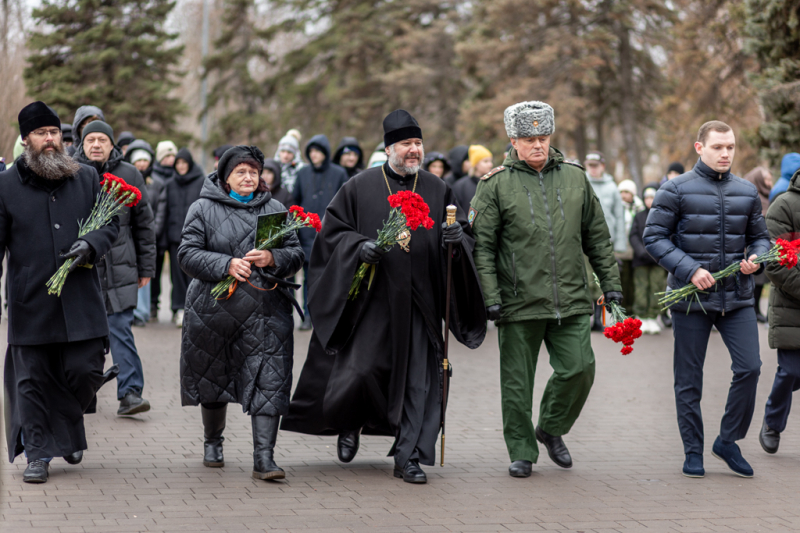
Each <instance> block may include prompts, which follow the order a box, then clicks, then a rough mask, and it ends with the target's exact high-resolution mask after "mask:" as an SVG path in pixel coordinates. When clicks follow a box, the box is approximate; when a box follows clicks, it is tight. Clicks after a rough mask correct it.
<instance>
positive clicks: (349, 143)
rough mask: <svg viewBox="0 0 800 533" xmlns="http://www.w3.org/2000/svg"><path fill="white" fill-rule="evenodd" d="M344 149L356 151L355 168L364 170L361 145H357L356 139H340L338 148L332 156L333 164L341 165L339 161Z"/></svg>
mask: <svg viewBox="0 0 800 533" xmlns="http://www.w3.org/2000/svg"><path fill="white" fill-rule="evenodd" d="M345 148H355V149H356V150H358V162H357V163H356V168H364V150H362V149H361V145H360V144H358V139H356V138H355V137H345V138H344V139H342V142H340V143H339V147H338V148H336V152H335V153H334V154H333V162H334V163H336V164H337V165H341V163H340V162H339V161H340V160H341V159H342V154H343V153H344V149H345Z"/></svg>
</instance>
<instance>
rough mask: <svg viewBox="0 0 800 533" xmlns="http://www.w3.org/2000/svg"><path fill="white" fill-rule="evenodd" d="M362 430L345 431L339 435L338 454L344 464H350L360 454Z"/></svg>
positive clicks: (337, 442)
mask: <svg viewBox="0 0 800 533" xmlns="http://www.w3.org/2000/svg"><path fill="white" fill-rule="evenodd" d="M360 436H361V429H360V428H359V429H358V431H345V432H344V433H339V439H338V440H337V441H336V454H337V455H338V456H339V460H340V461H341V462H343V463H349V462H350V461H352V460H353V459H355V457H356V453H358V445H359V443H360V440H361V439H360V438H359V437H360Z"/></svg>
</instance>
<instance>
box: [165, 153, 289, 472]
mask: <svg viewBox="0 0 800 533" xmlns="http://www.w3.org/2000/svg"><path fill="white" fill-rule="evenodd" d="M263 166H264V155H263V154H262V153H261V151H260V150H259V149H258V148H256V147H253V146H249V147H248V146H235V147H233V148H231V149H229V150H228V151H226V152H225V154H224V155H223V156H222V158H220V161H219V167H218V170H217V172H215V173H212V174H211V175H209V177H208V179H206V180H205V183H204V185H203V190H202V192H201V194H200V199H199V200H198V201H197V202H195V203H194V204H193V205H192V206H191V208H190V209H189V214H188V216H187V217H186V224H185V226H184V228H183V235H182V239H181V244H180V247H179V248H178V260H179V261H180V265H181V268H183V270H184V271H185V272H186V273H187V274H189V275H190V276H191V277H192V278H193V279H192V281H191V283H190V285H189V290H188V294H187V297H186V311H185V315H184V324H183V339H182V342H181V366H180V373H181V402H182V404H183V405H198V404H200V405H201V411H202V416H203V427H204V433H205V446H204V448H205V453H204V458H203V464H204V465H206V466H209V467H219V466H223V465H224V459H223V455H222V441H223V437H222V431H223V430H224V429H225V411H226V406H227V404H228V403H231V402H233V403H239V404H241V405H242V409H243V410H244V412H246V413H247V414H249V415H250V417H251V421H252V426H253V444H254V453H253V460H254V467H253V477H255V478H257V479H281V478H283V477H284V472H283V470H282V469H280V468H279V467H278V466H277V465H276V464H275V462H274V459H273V449H274V447H275V439H276V437H277V431H278V422H279V419H280V416H281V415H284V414H286V413H287V411H288V409H289V392H290V389H291V386H292V357H293V352H294V346H293V326H294V324H293V319H292V303H295V302H294V299H293V297H292V296H291V293H290V292H289V291H288V289H287V286H290V285H291V284H289V283H287V282H286V281H284V280H283V279H282V278H286V277H290V276H293V275H294V274H295V273H296V272H297V271H298V270H299V269H300V267H301V266H302V265H303V261H304V259H305V258H304V255H303V249H302V248H301V246H300V242H299V241H298V239H297V236H296V235H295V234H294V233H292V234H290V235H288V236H287V237H286V238H284V242H283V244H282V246H281V247H280V248H276V249H273V250H267V251H261V252H259V251H257V250H255V249H254V248H255V234H256V226H257V221H258V216H259V215H264V214H268V213H277V212H280V211H285V210H286V209H285V207H284V206H283V205H281V204H280V203H279V202H278V201H277V200H275V199H273V198H272V195H271V194H270V192H269V191H268V190H267V186H266V183H264V182H263V181H262V180H261V179H260V175H261V171H262V169H263ZM229 274H230V275H233V276H237V277H238V278H239V279H240V282H239V284H238V287H237V289H236V290H235V292H234V293H233V294H232V295H231V296H230V298H228V299H227V300H220V301H216V300H214V298H213V297H212V296H211V289H212V288H213V287H214V285H216V284H217V283H218V282H219V281H221V280H222V279H224V278H225V277H227V276H228V275H229ZM264 289H266V290H264ZM295 304H296V303H295Z"/></svg>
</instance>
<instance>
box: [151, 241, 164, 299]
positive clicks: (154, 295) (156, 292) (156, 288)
mask: <svg viewBox="0 0 800 533" xmlns="http://www.w3.org/2000/svg"><path fill="white" fill-rule="evenodd" d="M166 254H167V251H166V250H165V249H163V248H161V247H159V248H158V249H157V250H156V275H155V277H154V278H153V279H152V280H150V309H151V312H152V310H153V309H156V310H157V309H158V301H159V299H160V298H161V274H162V273H163V272H164V256H165V255H166Z"/></svg>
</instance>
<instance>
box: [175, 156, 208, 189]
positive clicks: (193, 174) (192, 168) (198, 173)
mask: <svg viewBox="0 0 800 533" xmlns="http://www.w3.org/2000/svg"><path fill="white" fill-rule="evenodd" d="M178 159H183V160H184V161H186V162H187V163H189V170H188V171H187V172H186V174H184V175H182V176H181V175H180V174H178V171H177V170H176V171H175V174H174V178H175V180H177V181H178V182H179V183H181V184H186V183H189V182H191V181H194V180H196V179H197V178H201V177H203V169H202V168H200V166H199V165H196V164H195V163H194V158H193V157H192V153H191V152H190V151H189V149H188V148H181V149H180V150H178V155H176V156H175V161H176V162H177V161H178Z"/></svg>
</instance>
